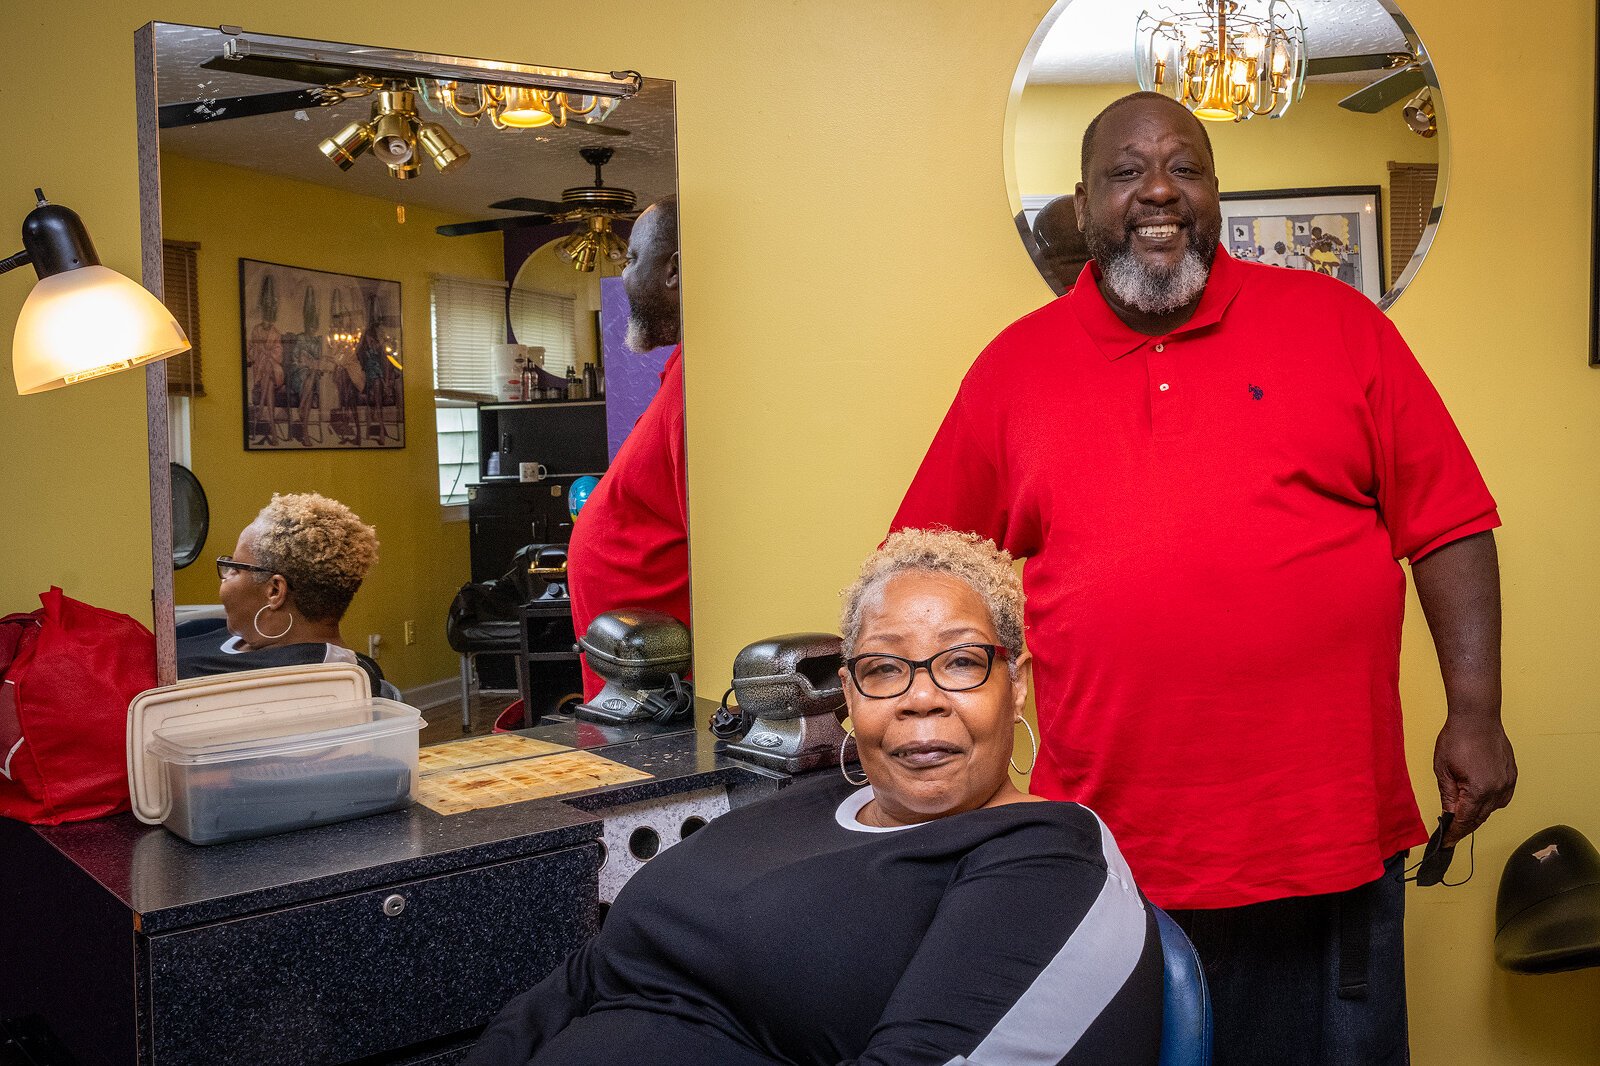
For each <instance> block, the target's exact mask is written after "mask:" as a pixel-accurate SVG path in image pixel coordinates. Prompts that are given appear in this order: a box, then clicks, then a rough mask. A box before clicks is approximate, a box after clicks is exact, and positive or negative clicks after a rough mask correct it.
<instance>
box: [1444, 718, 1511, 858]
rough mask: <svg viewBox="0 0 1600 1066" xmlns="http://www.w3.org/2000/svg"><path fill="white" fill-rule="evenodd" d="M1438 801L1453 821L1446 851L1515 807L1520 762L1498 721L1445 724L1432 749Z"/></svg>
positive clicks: (1451, 720)
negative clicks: (1495, 815)
mask: <svg viewBox="0 0 1600 1066" xmlns="http://www.w3.org/2000/svg"><path fill="white" fill-rule="evenodd" d="M1433 773H1434V776H1435V777H1437V778H1438V779H1439V800H1440V802H1441V803H1442V804H1443V805H1444V809H1445V810H1447V811H1449V812H1450V813H1452V814H1454V815H1455V821H1454V822H1452V823H1451V825H1450V831H1449V832H1447V833H1446V834H1445V836H1444V844H1445V847H1453V846H1455V843H1456V842H1457V841H1458V840H1461V839H1463V838H1464V837H1466V836H1467V835H1468V834H1470V833H1472V832H1473V831H1474V830H1475V829H1477V828H1478V826H1480V825H1482V824H1483V823H1484V820H1485V819H1487V818H1488V817H1489V815H1490V814H1492V813H1493V812H1495V811H1497V810H1499V809H1500V808H1501V807H1504V806H1505V805H1506V804H1508V803H1510V802H1511V794H1512V793H1513V792H1514V791H1516V788H1517V757H1516V755H1515V754H1514V753H1513V752H1512V750H1511V740H1510V738H1508V737H1507V736H1506V731H1505V729H1504V728H1502V727H1501V725H1500V721H1499V719H1495V720H1494V721H1492V722H1483V723H1470V724H1469V723H1468V722H1465V721H1463V720H1461V719H1460V718H1459V717H1456V716H1452V717H1450V718H1448V719H1446V721H1445V723H1444V728H1443V729H1441V730H1439V739H1438V741H1437V742H1436V743H1435V744H1434V746H1433Z"/></svg>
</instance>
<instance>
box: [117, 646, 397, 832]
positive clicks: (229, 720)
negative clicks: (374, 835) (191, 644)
mask: <svg viewBox="0 0 1600 1066" xmlns="http://www.w3.org/2000/svg"><path fill="white" fill-rule="evenodd" d="M367 688H368V685H367V681H366V675H365V674H364V673H363V672H362V671H361V669H360V667H355V666H348V665H344V664H327V665H324V664H318V665H315V666H306V667H286V668H280V669H277V670H256V671H250V672H248V673H239V674H232V675H221V676H218V677H213V678H196V679H193V680H191V681H184V682H180V683H179V684H177V685H172V686H169V687H167V688H164V689H152V690H150V691H148V692H145V693H141V694H140V695H139V696H138V697H136V698H135V699H134V702H133V705H132V707H130V709H129V711H130V713H129V731H128V757H129V758H128V763H129V784H130V787H131V790H132V793H133V800H134V813H135V814H136V815H137V816H138V817H139V818H140V819H141V820H143V821H145V822H150V823H152V824H154V823H160V824H162V825H164V826H166V828H167V829H169V830H171V831H172V832H174V833H176V834H178V835H179V836H181V837H183V838H184V839H185V840H188V841H189V842H191V843H194V844H216V843H221V842H223V841H227V840H242V839H245V838H247V837H258V836H267V835H269V834H272V833H284V832H289V831H291V830H295V829H305V828H308V827H310V826H315V825H326V824H328V823H330V822H339V821H343V820H345V819H348V818H359V817H363V816H365V815H369V814H377V813H379V812H381V811H389V810H394V809H396V808H399V807H404V806H406V805H407V804H409V803H410V802H411V790H412V787H413V786H414V784H415V783H416V778H417V733H418V731H419V730H420V729H421V727H422V724H423V723H422V718H421V715H420V714H419V713H418V711H417V710H416V709H415V708H413V707H407V706H406V705H405V704H402V703H396V702H395V701H393V700H386V699H381V698H374V697H372V696H369V695H367Z"/></svg>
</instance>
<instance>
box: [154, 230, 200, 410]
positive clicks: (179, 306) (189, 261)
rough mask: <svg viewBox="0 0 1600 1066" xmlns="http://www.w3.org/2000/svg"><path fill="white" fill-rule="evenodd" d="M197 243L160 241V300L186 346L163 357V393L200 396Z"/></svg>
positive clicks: (198, 255)
mask: <svg viewBox="0 0 1600 1066" xmlns="http://www.w3.org/2000/svg"><path fill="white" fill-rule="evenodd" d="M199 259H200V245H198V244H196V243H195V242H194V241H162V242H161V273H162V283H161V289H162V293H163V295H162V297H161V302H162V303H164V304H166V305H167V310H168V311H170V312H171V313H172V317H173V318H175V319H177V320H178V325H179V326H182V327H183V333H184V336H186V337H188V338H189V345H190V347H189V350H188V351H187V352H184V353H182V354H181V355H175V356H173V357H172V358H171V359H168V360H167V395H169V396H204V395H205V394H206V387H205V382H204V381H202V380H201V376H200V279H199Z"/></svg>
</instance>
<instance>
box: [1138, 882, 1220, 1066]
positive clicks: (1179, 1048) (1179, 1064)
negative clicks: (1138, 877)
mask: <svg viewBox="0 0 1600 1066" xmlns="http://www.w3.org/2000/svg"><path fill="white" fill-rule="evenodd" d="M1151 910H1153V911H1155V915H1156V927H1157V928H1158V929H1160V930H1161V954H1162V957H1163V959H1164V960H1165V961H1164V963H1163V969H1164V971H1165V972H1164V973H1163V975H1162V989H1163V991H1162V1000H1163V1002H1162V1009H1161V1060H1160V1062H1161V1066H1211V993H1210V992H1208V991H1207V990H1206V976H1205V973H1204V971H1202V970H1201V968H1200V956H1199V955H1198V954H1196V953H1195V950H1194V945H1193V944H1191V943H1190V942H1189V937H1188V935H1187V934H1185V933H1184V931H1183V929H1182V928H1181V927H1180V926H1179V925H1178V923H1177V922H1175V921H1173V920H1172V917H1171V916H1170V915H1168V914H1167V912H1166V911H1164V910H1162V909H1161V908H1160V907H1154V906H1152V907H1151Z"/></svg>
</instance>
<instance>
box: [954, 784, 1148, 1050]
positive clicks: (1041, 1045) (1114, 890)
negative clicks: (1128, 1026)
mask: <svg viewBox="0 0 1600 1066" xmlns="http://www.w3.org/2000/svg"><path fill="white" fill-rule="evenodd" d="M1090 813H1093V812H1090ZM1095 821H1096V822H1098V823H1099V825H1100V844H1101V848H1102V849H1103V850H1104V852H1105V859H1106V882H1105V884H1104V885H1103V886H1101V889H1100V895H1099V896H1098V897H1096V899H1095V901H1094V905H1093V906H1091V907H1090V908H1089V912H1088V913H1087V914H1085V915H1084V916H1083V921H1082V922H1080V923H1079V924H1078V928H1077V929H1075V930H1073V932H1072V936H1071V937H1070V938H1068V940H1067V942H1066V943H1065V944H1063V945H1062V947H1061V950H1060V951H1058V952H1056V954H1055V957H1054V958H1053V959H1051V960H1050V961H1049V963H1047V964H1046V965H1045V968H1044V969H1043V970H1041V971H1039V976H1038V977H1036V978H1034V980H1033V983H1032V984H1031V985H1029V986H1028V988H1027V989H1026V990H1025V991H1024V992H1023V993H1022V995H1021V996H1020V997H1018V999H1017V1001H1016V1003H1014V1004H1012V1006H1011V1009H1010V1010H1008V1011H1006V1013H1005V1016H1004V1017H1002V1018H1001V1019H1000V1020H999V1021H998V1022H997V1023H995V1027H994V1028H993V1029H991V1030H990V1031H989V1035H988V1036H986V1037H984V1038H983V1042H982V1043H980V1044H979V1045H978V1046H977V1047H976V1048H974V1049H973V1052H972V1054H971V1055H968V1056H965V1057H962V1056H959V1055H958V1056H957V1057H955V1058H953V1059H951V1060H950V1062H949V1063H947V1064H946V1066H1055V1064H1056V1063H1058V1062H1060V1061H1061V1059H1062V1058H1063V1057H1064V1056H1065V1055H1066V1054H1067V1053H1068V1052H1069V1051H1071V1050H1072V1048H1073V1046H1074V1045H1076V1044H1077V1042H1078V1040H1079V1038H1081V1037H1082V1036H1083V1034H1084V1033H1085V1032H1086V1031H1087V1030H1088V1028H1089V1026H1090V1025H1091V1024H1092V1023H1093V1022H1094V1020H1095V1019H1096V1018H1098V1017H1099V1016H1100V1012H1101V1011H1103V1010H1105V1009H1106V1007H1107V1005H1109V1004H1110V1002H1111V1000H1112V998H1113V997H1115V996H1116V994H1117V993H1118V992H1119V991H1120V990H1121V989H1122V986H1123V985H1124V984H1126V983H1127V980H1128V977H1129V976H1130V975H1131V974H1132V973H1133V971H1134V968H1135V967H1136V966H1137V965H1138V963H1139V956H1140V955H1141V954H1143V952H1144V941H1145V936H1146V933H1147V929H1146V926H1145V911H1144V902H1143V901H1142V900H1141V899H1140V898H1139V892H1138V890H1137V889H1136V888H1135V887H1134V884H1133V875H1132V874H1131V873H1130V872H1129V870H1128V864H1127V862H1126V860H1124V859H1123V857H1122V852H1121V851H1119V850H1118V849H1117V842H1116V841H1115V840H1114V839H1112V836H1111V830H1109V829H1107V828H1106V824H1105V823H1104V822H1101V821H1100V818H1099V816H1098V815H1096V816H1095Z"/></svg>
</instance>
